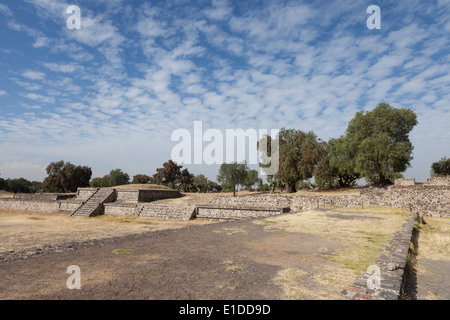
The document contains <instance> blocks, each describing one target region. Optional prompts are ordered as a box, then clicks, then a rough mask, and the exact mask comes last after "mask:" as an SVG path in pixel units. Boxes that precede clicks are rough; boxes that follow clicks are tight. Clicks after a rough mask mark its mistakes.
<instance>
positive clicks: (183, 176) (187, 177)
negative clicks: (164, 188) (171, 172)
mask: <svg viewBox="0 0 450 320" xmlns="http://www.w3.org/2000/svg"><path fill="white" fill-rule="evenodd" d="M179 182H180V189H181V190H182V191H183V192H188V191H190V190H192V189H194V188H195V187H194V175H193V174H192V173H190V172H189V170H188V169H187V168H185V169H183V170H182V171H181V172H180V177H179Z"/></svg>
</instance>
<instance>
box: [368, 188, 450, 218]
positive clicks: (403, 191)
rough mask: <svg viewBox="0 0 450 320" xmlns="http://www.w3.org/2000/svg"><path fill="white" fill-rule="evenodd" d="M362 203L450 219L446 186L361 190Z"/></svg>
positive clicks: (448, 194) (449, 195)
mask: <svg viewBox="0 0 450 320" xmlns="http://www.w3.org/2000/svg"><path fill="white" fill-rule="evenodd" d="M361 201H362V203H363V204H364V205H374V206H381V207H394V208H407V209H410V210H411V211H413V212H414V213H417V214H419V215H427V216H432V217H450V188H449V187H446V186H432V185H428V186H425V185H422V186H415V187H400V186H390V187H388V188H367V189H363V190H361Z"/></svg>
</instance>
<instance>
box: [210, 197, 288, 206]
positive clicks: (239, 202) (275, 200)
mask: <svg viewBox="0 0 450 320" xmlns="http://www.w3.org/2000/svg"><path fill="white" fill-rule="evenodd" d="M291 202H292V196H279V195H268V196H258V195H255V196H244V197H222V196H217V197H214V199H213V200H212V201H211V202H209V203H208V204H219V205H235V206H254V207H290V206H291Z"/></svg>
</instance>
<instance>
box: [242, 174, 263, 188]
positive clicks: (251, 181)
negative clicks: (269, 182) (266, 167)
mask: <svg viewBox="0 0 450 320" xmlns="http://www.w3.org/2000/svg"><path fill="white" fill-rule="evenodd" d="M257 183H260V184H262V179H261V178H259V177H258V170H248V171H247V177H246V178H245V181H244V186H245V188H246V189H247V190H252V188H253V186H254V185H255V184H257Z"/></svg>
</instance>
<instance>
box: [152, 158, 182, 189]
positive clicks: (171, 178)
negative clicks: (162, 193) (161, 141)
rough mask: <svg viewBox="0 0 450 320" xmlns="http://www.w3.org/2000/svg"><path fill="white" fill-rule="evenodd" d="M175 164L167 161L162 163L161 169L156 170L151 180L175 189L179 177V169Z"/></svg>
mask: <svg viewBox="0 0 450 320" xmlns="http://www.w3.org/2000/svg"><path fill="white" fill-rule="evenodd" d="M182 167H183V166H179V165H178V164H177V163H176V162H174V161H172V160H169V161H167V162H164V163H163V167H162V168H157V169H156V173H155V174H154V175H153V180H154V181H155V183H158V184H165V185H168V186H169V187H171V188H175V185H176V184H177V183H179V179H180V177H181V168H182Z"/></svg>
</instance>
